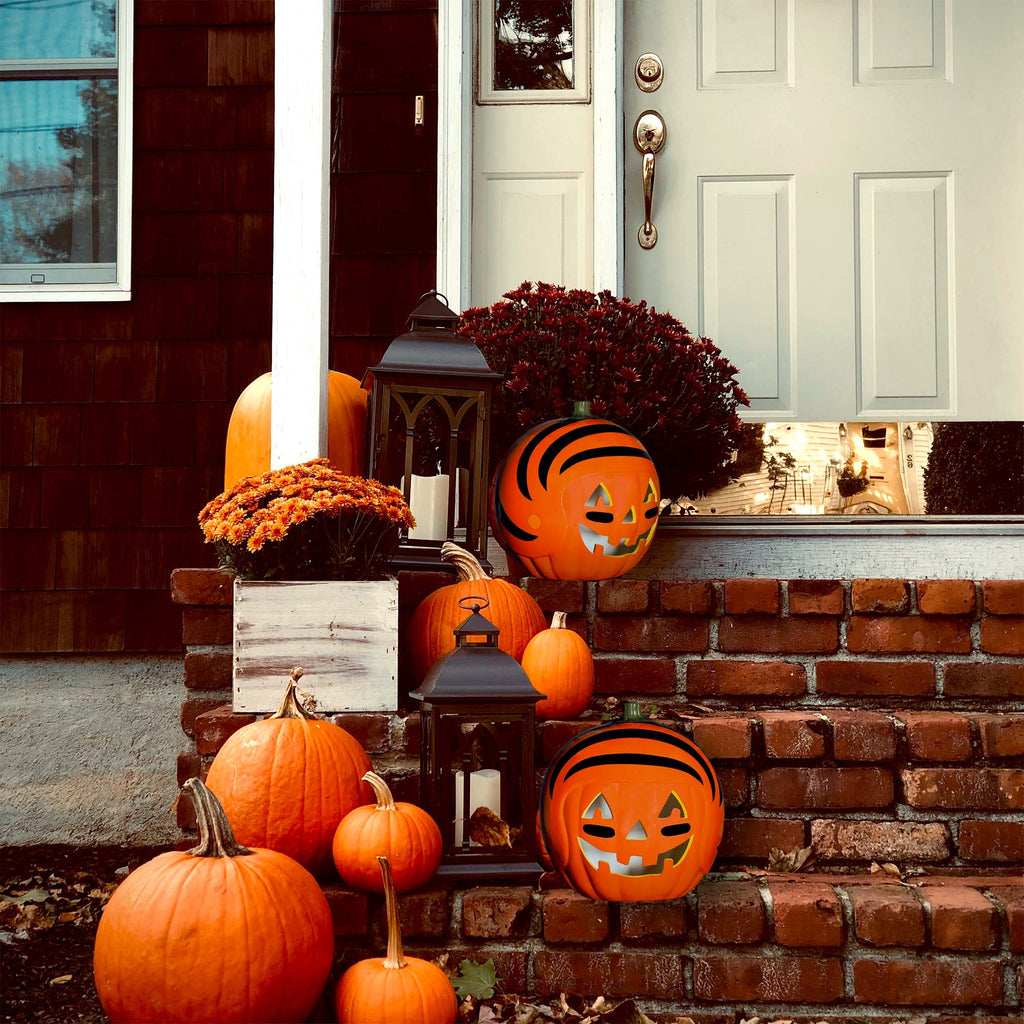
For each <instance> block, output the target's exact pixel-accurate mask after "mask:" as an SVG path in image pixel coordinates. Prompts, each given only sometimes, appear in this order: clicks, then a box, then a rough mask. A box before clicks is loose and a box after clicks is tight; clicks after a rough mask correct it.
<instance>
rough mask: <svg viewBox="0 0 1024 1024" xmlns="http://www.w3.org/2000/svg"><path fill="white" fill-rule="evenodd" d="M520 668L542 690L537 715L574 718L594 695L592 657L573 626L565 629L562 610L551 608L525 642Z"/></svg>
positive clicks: (541, 716)
mask: <svg viewBox="0 0 1024 1024" xmlns="http://www.w3.org/2000/svg"><path fill="white" fill-rule="evenodd" d="M522 665H523V671H524V672H525V673H526V674H527V675H528V676H529V677H530V682H531V683H533V685H534V688H535V689H537V690H540V692H541V693H543V694H544V699H543V700H539V701H537V717H538V718H577V717H579V714H580V712H581V711H583V709H584V708H585V707H586V706H587V705H588V704H589V703H590V698H591V697H593V696H594V659H593V656H592V655H591V653H590V648H589V647H588V646H587V641H586V640H584V639H583V637H581V636H580V635H579V633H577V632H576V631H575V630H572V629H567V628H566V625H565V612H555V613H554V615H552V617H551V625H550V627H549V628H548V629H542V630H541V631H540V632H539V633H538V634H537V635H536V636H534V637H533V638H532V639H531V640H530V642H529V643H528V644H527V645H526V650H525V651H524V652H523V661H522Z"/></svg>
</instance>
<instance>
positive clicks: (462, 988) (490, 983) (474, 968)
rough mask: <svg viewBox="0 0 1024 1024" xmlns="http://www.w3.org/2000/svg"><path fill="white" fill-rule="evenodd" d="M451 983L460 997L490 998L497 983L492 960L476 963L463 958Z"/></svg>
mask: <svg viewBox="0 0 1024 1024" xmlns="http://www.w3.org/2000/svg"><path fill="white" fill-rule="evenodd" d="M452 984H453V985H454V986H455V993H456V995H457V996H458V997H459V998H460V999H465V998H466V997H467V996H472V997H473V998H475V999H490V998H491V996H493V995H494V989H495V987H496V986H497V984H498V978H497V972H496V971H495V969H494V961H493V960H488V961H487V962H486V963H484V964H476V963H473V961H472V960H463V961H462V962H461V963H460V964H459V973H458V974H457V975H455V977H454V978H453V979H452Z"/></svg>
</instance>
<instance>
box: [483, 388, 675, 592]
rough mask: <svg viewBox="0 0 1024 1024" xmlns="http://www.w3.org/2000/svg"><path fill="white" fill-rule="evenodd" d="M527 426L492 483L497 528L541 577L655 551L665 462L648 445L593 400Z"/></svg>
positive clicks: (626, 564) (628, 563) (604, 570)
mask: <svg viewBox="0 0 1024 1024" xmlns="http://www.w3.org/2000/svg"><path fill="white" fill-rule="evenodd" d="M576 407H577V408H576V412H575V413H574V414H573V415H572V416H571V417H569V418H568V419H560V420H550V421H548V422H547V423H542V424H540V426H537V427H533V428H532V429H531V430H528V431H527V432H526V433H525V434H523V436H522V437H520V438H519V440H518V441H516V443H515V444H514V445H513V446H512V448H511V449H510V450H509V453H508V455H506V456H505V458H504V460H503V461H502V463H501V465H500V466H499V467H498V469H497V472H496V473H495V477H494V486H493V487H492V488H491V508H490V518H491V527H492V529H493V530H494V537H495V539H496V540H497V541H498V543H499V544H501V546H502V547H503V548H504V549H505V550H506V551H507V552H509V554H510V555H512V556H514V557H515V558H516V559H518V560H519V562H520V563H521V564H522V565H523V566H524V567H525V569H526V571H527V572H528V573H530V574H531V575H533V576H541V577H543V578H544V579H555V580H605V579H612V578H614V577H616V576H621V575H622V574H623V573H625V572H628V571H629V570H630V569H632V568H633V567H634V566H635V565H636V564H637V563H638V562H639V561H640V559H641V558H643V557H644V555H645V554H647V551H648V550H649V548H650V546H651V541H652V540H653V538H654V531H655V529H656V528H657V525H658V513H659V511H660V498H661V495H660V490H659V484H658V471H657V470H656V469H655V468H654V463H653V461H652V460H651V456H650V455H649V454H648V452H647V449H646V448H644V446H643V445H642V444H641V443H640V442H639V441H638V440H637V439H636V438H635V437H634V436H633V435H632V434H631V433H630V432H629V431H628V430H626V429H625V427H620V426H619V425H618V424H617V423H611V422H609V421H608V420H601V419H594V418H592V417H591V416H590V414H589V406H588V404H587V403H586V402H577V403H576Z"/></svg>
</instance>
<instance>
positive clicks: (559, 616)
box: [551, 612, 566, 629]
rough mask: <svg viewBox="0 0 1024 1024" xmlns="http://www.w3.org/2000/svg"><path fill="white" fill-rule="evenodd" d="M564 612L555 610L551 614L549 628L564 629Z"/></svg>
mask: <svg viewBox="0 0 1024 1024" xmlns="http://www.w3.org/2000/svg"><path fill="white" fill-rule="evenodd" d="M565 616H566V613H565V612H555V613H554V614H553V615H552V616H551V628H552V629H565Z"/></svg>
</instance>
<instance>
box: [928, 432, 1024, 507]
mask: <svg viewBox="0 0 1024 1024" xmlns="http://www.w3.org/2000/svg"><path fill="white" fill-rule="evenodd" d="M934 432H935V433H934V440H933V442H932V450H931V454H930V455H929V456H928V465H927V466H926V467H925V471H924V495H925V506H926V509H927V512H928V514H929V515H960V516H963V515H1022V514H1024V423H936V424H935V426H934Z"/></svg>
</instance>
